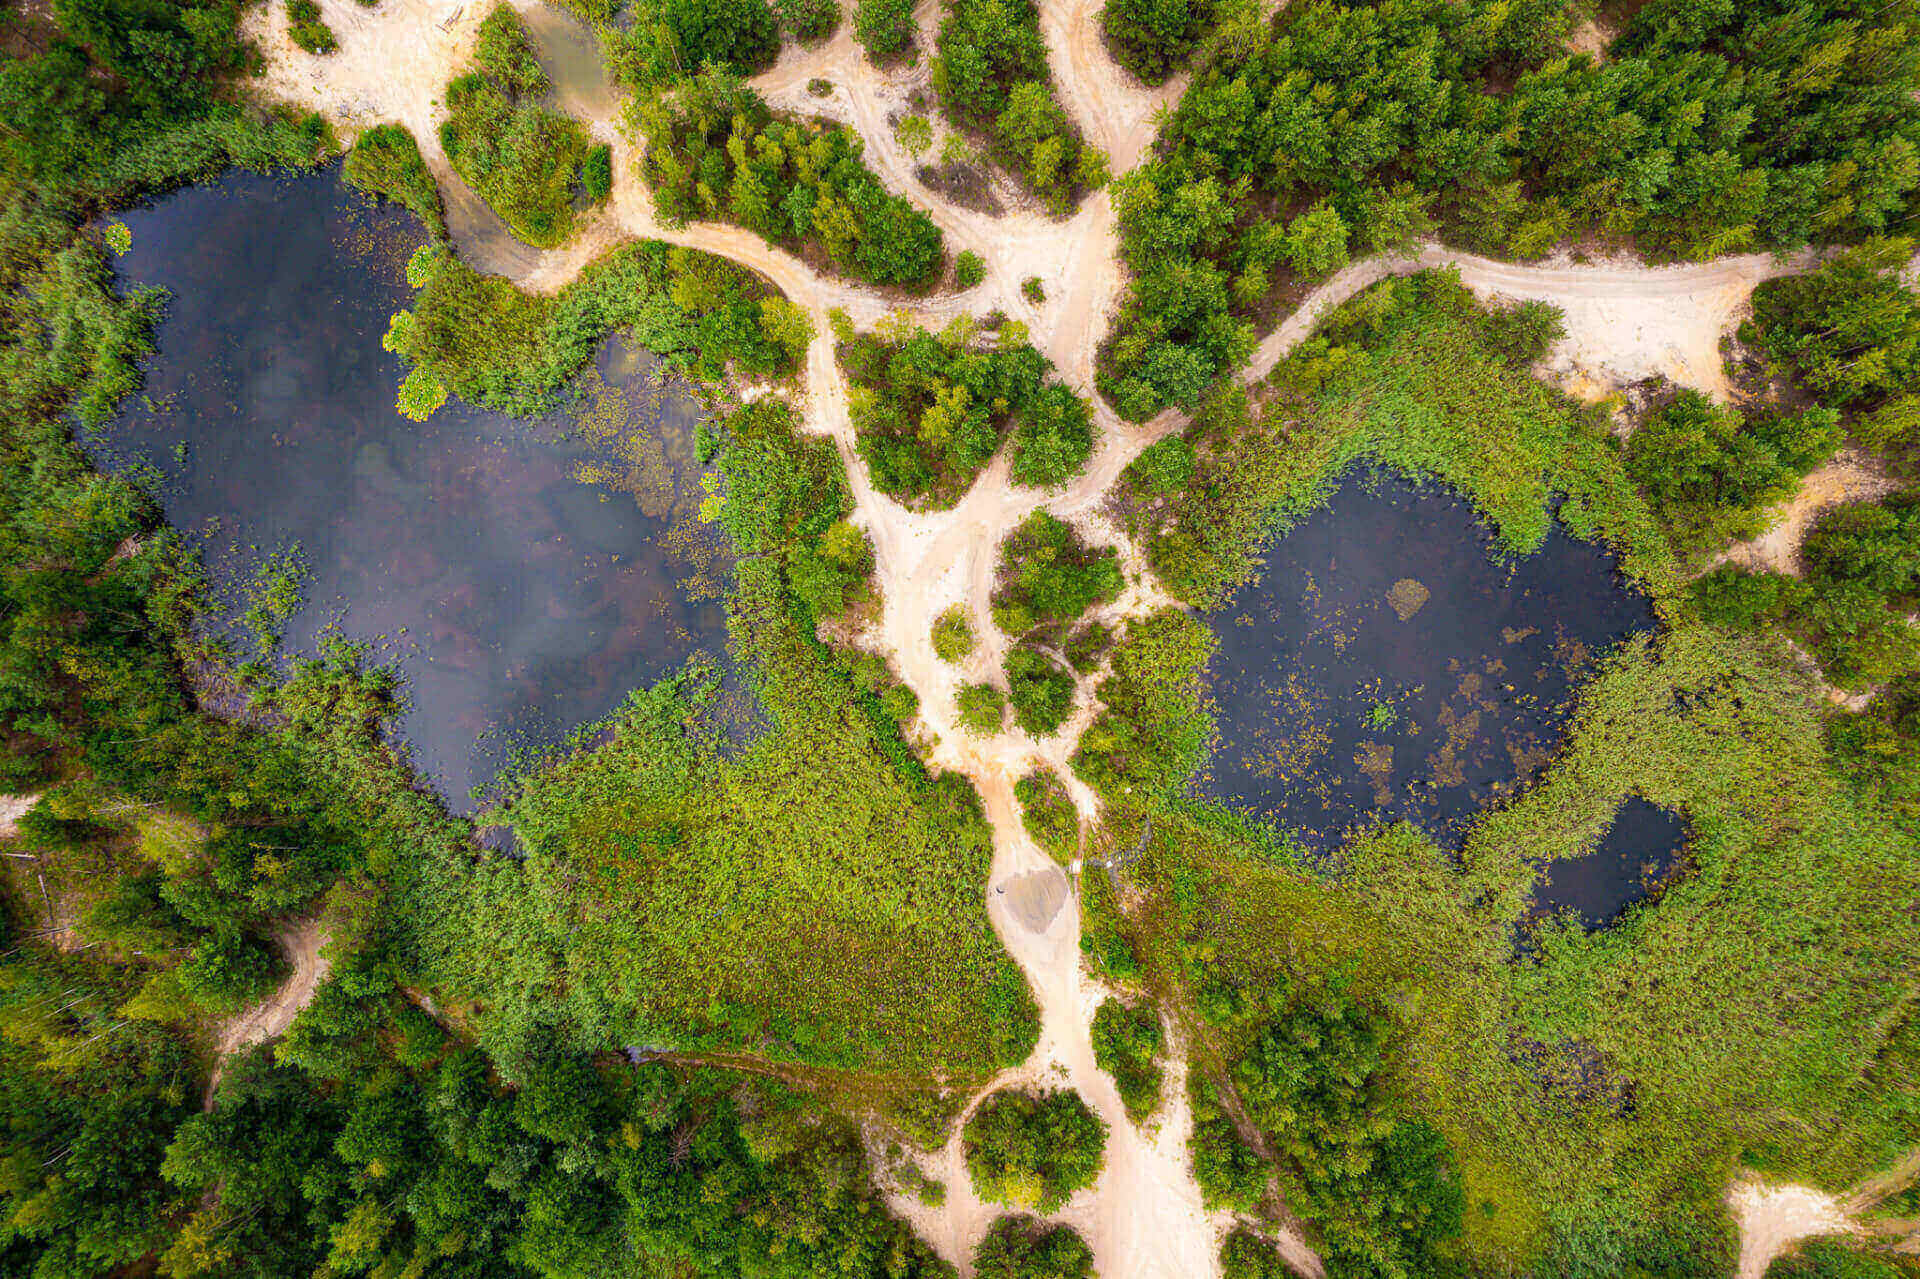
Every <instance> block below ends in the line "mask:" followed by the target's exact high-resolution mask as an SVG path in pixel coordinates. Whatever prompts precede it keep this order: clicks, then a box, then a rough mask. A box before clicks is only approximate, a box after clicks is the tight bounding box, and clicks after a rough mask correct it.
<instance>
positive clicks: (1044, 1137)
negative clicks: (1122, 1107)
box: [961, 1089, 1107, 1213]
mask: <svg viewBox="0 0 1920 1279" xmlns="http://www.w3.org/2000/svg"><path fill="white" fill-rule="evenodd" d="M961 1144H962V1148H963V1150H964V1151H965V1153H966V1160H967V1172H968V1174H969V1175H970V1176H971V1177H972V1178H973V1187H974V1191H975V1193H977V1194H978V1195H979V1196H980V1197H981V1198H982V1199H986V1200H989V1201H991V1202H993V1203H1003V1204H1008V1205H1010V1206H1012V1207H1015V1208H1028V1209H1033V1210H1035V1211H1038V1212H1043V1213H1049V1212H1057V1211H1059V1209H1060V1208H1061V1206H1062V1205H1064V1204H1065V1203H1066V1202H1067V1199H1068V1198H1069V1197H1070V1196H1071V1195H1072V1194H1073V1193H1074V1192H1075V1191H1077V1190H1083V1189H1085V1188H1086V1187H1088V1186H1091V1185H1092V1184H1093V1183H1094V1179H1095V1178H1097V1177H1098V1176H1099V1175H1100V1166H1101V1163H1102V1159H1103V1152H1104V1151H1105V1149H1106V1144H1107V1126H1106V1125H1105V1124H1104V1123H1102V1122H1101V1121H1100V1118H1099V1116H1097V1115H1095V1114H1094V1113H1093V1112H1092V1111H1091V1110H1089V1109H1087V1104H1086V1102H1084V1101H1082V1100H1080V1094H1078V1093H1075V1092H1049V1093H1034V1092H1025V1091H1016V1090H1011V1089H1010V1090H1007V1091H1004V1092H998V1093H995V1094H994V1095H993V1096H991V1097H989V1098H987V1100H986V1101H984V1102H982V1103H981V1105H980V1108H979V1109H978V1110H976V1111H974V1113H973V1118H972V1119H970V1120H968V1121H967V1127H966V1131H965V1132H964V1133H963V1134H962V1138H961Z"/></svg>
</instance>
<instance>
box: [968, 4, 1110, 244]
mask: <svg viewBox="0 0 1920 1279" xmlns="http://www.w3.org/2000/svg"><path fill="white" fill-rule="evenodd" d="M938 45H939V54H938V56H937V57H936V58H935V60H934V64H933V84H934V88H935V89H936V90H938V91H939V94H940V103H941V107H942V108H943V109H944V110H945V111H946V113H947V114H948V116H950V117H951V118H953V119H954V120H955V121H956V122H958V123H960V124H963V125H966V126H968V127H970V128H975V129H980V130H983V131H986V132H987V133H989V134H990V135H991V137H992V139H993V148H992V151H993V156H994V158H995V159H996V160H998V161H999V162H1000V163H1002V164H1004V165H1006V166H1007V167H1008V168H1010V169H1012V170H1013V171H1014V172H1016V173H1018V174H1019V175H1020V176H1021V178H1022V179H1023V180H1024V181H1025V183H1026V185H1027V187H1028V188H1029V189H1030V190H1032V191H1033V193H1034V194H1035V195H1037V196H1038V197H1040V199H1041V200H1042V201H1043V202H1044V203H1045V204H1046V206H1047V208H1048V209H1049V210H1051V211H1052V212H1053V213H1055V214H1064V213H1067V212H1069V211H1070V210H1071V209H1072V208H1073V206H1074V204H1075V203H1077V202H1078V200H1079V198H1080V196H1081V195H1082V194H1083V193H1084V192H1087V191H1092V190H1097V189H1098V188H1100V187H1101V186H1103V185H1105V184H1106V181H1107V157H1106V155H1105V153H1104V152H1102V151H1101V150H1100V149H1099V148H1097V147H1090V146H1087V145H1086V144H1085V143H1084V142H1083V141H1082V139H1081V137H1080V130H1079V129H1078V127H1076V126H1075V125H1074V124H1073V122H1072V121H1071V120H1070V119H1069V118H1068V117H1067V113H1066V110H1065V109H1064V108H1063V107H1061V105H1060V102H1059V100H1058V99H1057V98H1056V97H1055V96H1054V93H1053V80H1052V76H1051V73H1050V72H1049V71H1048V69H1047V49H1046V44H1045V42H1044V41H1043V40H1042V39H1041V37H1040V19H1039V12H1038V10H1037V9H1035V7H1034V5H1033V0H947V8H946V17H945V18H944V19H943V20H942V21H941V24H940V35H939V39H938Z"/></svg>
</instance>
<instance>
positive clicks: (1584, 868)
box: [1533, 795, 1687, 929]
mask: <svg viewBox="0 0 1920 1279" xmlns="http://www.w3.org/2000/svg"><path fill="white" fill-rule="evenodd" d="M1686 842H1687V824H1686V822H1685V821H1684V820H1683V819H1682V818H1680V817H1679V816H1678V815H1676V814H1674V813H1670V812H1668V811H1667V810H1666V809H1664V808H1660V807H1657V806H1656V805H1653V804H1649V803H1648V802H1647V801H1646V800H1644V799H1641V798H1640V797H1639V796H1637V795H1635V796H1630V797H1629V798H1628V799H1627V802H1626V803H1624V804H1622V805H1621V806H1620V811H1619V812H1618V813H1616V814H1614V818H1613V825H1612V826H1610V827H1608V828H1607V833H1606V835H1605V836H1604V837H1603V838H1602V839H1601V840H1600V844H1599V847H1597V848H1595V849H1594V850H1593V851H1592V852H1590V853H1587V854H1585V855H1584V856H1580V857H1572V858H1566V859H1563V860H1561V861H1557V862H1552V863H1550V864H1549V865H1547V866H1546V867H1545V868H1544V869H1542V870H1541V872H1540V878H1539V880H1538V881H1537V882H1536V883H1535V885H1534V891H1533V900H1534V909H1533V914H1534V915H1535V916H1540V915H1553V914H1557V913H1559V912H1560V911H1563V910H1571V911H1574V912H1576V913H1578V915H1579V917H1580V923H1581V925H1582V926H1583V927H1586V928H1588V929H1594V928H1604V927H1606V926H1607V925H1608V924H1610V923H1612V922H1613V921H1614V920H1616V919H1618V918H1619V917H1620V913H1621V912H1622V911H1624V910H1626V908H1627V907H1629V906H1631V905H1633V904H1634V903H1635V902H1637V901H1639V900H1641V899H1642V898H1643V897H1645V896H1646V895H1647V894H1648V893H1650V892H1652V891H1653V890H1654V889H1655V888H1657V887H1658V886H1659V885H1660V884H1662V883H1664V882H1665V881H1666V879H1667V878H1668V876H1670V875H1671V874H1672V873H1673V871H1674V869H1675V867H1676V866H1678V865H1679V862H1680V855H1681V852H1682V850H1683V849H1684V848H1685V847H1686Z"/></svg>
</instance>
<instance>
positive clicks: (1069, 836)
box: [1013, 768, 1080, 865]
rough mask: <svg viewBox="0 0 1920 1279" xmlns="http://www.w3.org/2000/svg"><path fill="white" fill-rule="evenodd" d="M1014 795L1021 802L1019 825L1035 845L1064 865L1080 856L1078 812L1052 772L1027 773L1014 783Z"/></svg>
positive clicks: (1050, 770) (1064, 785)
mask: <svg viewBox="0 0 1920 1279" xmlns="http://www.w3.org/2000/svg"><path fill="white" fill-rule="evenodd" d="M1013 794H1014V797H1015V798H1016V799H1018V800H1019V801H1020V822H1021V825H1023V826H1025V827H1026V828H1027V834H1029V835H1031V836H1033V842H1034V843H1036V844H1038V845H1040V847H1042V848H1044V849H1046V850H1047V852H1048V853H1049V854H1050V855H1052V857H1053V859H1054V860H1055V861H1057V862H1060V863H1062V864H1063V865H1064V864H1065V863H1067V862H1071V861H1072V860H1073V859H1074V858H1075V857H1076V856H1078V855H1079V852H1080V810H1079V809H1077V808H1075V807H1074V806H1073V797H1072V796H1071V795H1069V794H1067V787H1066V784H1065V783H1064V782H1062V781H1061V780H1060V778H1059V776H1058V775H1057V774H1056V773H1054V771H1053V770H1052V769H1049V768H1043V769H1040V770H1039V771H1038V772H1033V773H1028V774H1027V775H1026V776H1025V777H1022V778H1021V779H1020V780H1019V781H1018V782H1016V783H1015V784H1014V787H1013Z"/></svg>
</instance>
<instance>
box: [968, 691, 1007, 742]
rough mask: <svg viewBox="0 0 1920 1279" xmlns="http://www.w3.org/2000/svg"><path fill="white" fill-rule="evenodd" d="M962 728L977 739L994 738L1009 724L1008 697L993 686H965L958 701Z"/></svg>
mask: <svg viewBox="0 0 1920 1279" xmlns="http://www.w3.org/2000/svg"><path fill="white" fill-rule="evenodd" d="M958 705H959V708H960V727H962V728H964V729H966V730H967V731H968V732H969V733H972V734H973V735H974V736H976V737H992V736H993V735H994V734H995V733H998V732H999V731H1000V730H1001V728H1002V727H1004V726H1005V724H1006V722H1007V695H1006V694H1005V693H1002V692H1001V691H1000V690H999V689H997V688H995V687H994V686H993V685H992V684H963V685H961V687H960V695H959V699H958Z"/></svg>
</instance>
